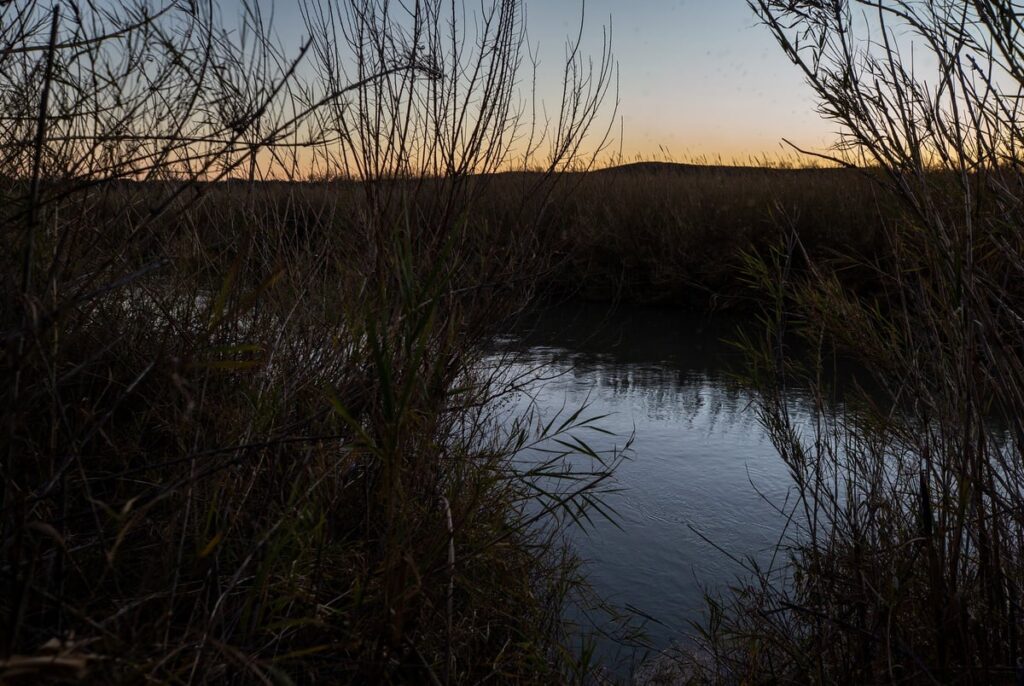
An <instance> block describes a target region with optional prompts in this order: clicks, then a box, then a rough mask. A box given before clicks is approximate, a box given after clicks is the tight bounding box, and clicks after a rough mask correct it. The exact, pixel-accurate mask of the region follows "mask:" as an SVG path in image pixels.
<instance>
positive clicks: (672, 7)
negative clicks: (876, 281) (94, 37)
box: [222, 0, 836, 164]
mask: <svg viewBox="0 0 1024 686" xmlns="http://www.w3.org/2000/svg"><path fill="white" fill-rule="evenodd" d="M480 1H481V0H464V2H465V3H466V6H467V8H469V9H470V11H472V8H473V7H474V6H477V7H479V4H478V3H479V2H480ZM261 4H262V2H261ZM524 4H525V7H526V17H527V18H526V24H527V31H528V39H529V41H530V45H531V47H532V49H534V50H536V51H537V54H538V55H539V57H540V60H541V66H540V68H539V72H538V79H539V87H538V89H539V91H540V94H541V97H542V98H543V99H544V100H546V101H548V102H549V103H550V105H554V104H556V101H557V99H558V98H557V94H558V92H560V91H558V86H559V84H560V81H559V80H558V76H559V72H558V70H559V68H560V64H561V63H560V60H561V59H562V57H563V55H564V47H565V43H566V39H567V37H569V36H570V35H571V36H575V35H576V34H577V33H578V31H579V22H580V17H581V12H582V13H583V16H584V27H583V28H584V32H583V35H584V44H583V48H584V51H585V52H589V53H590V54H592V55H598V54H599V53H600V50H601V41H602V33H603V29H604V28H605V27H606V26H609V25H610V26H611V29H612V49H613V51H614V56H615V59H616V60H617V62H618V65H619V101H620V104H619V109H618V118H617V119H616V120H615V122H614V126H613V129H612V130H613V135H614V141H613V143H612V146H611V147H610V148H609V149H610V150H613V151H614V153H618V149H619V138H620V132H621V134H622V136H621V139H622V140H621V150H622V154H623V157H624V158H626V159H627V160H630V159H638V158H640V159H672V160H675V161H699V160H704V161H708V162H721V163H726V164H730V163H738V164H743V163H747V162H750V161H753V160H755V159H761V158H764V157H768V158H770V159H779V158H786V157H790V158H792V157H793V155H794V153H793V152H792V150H791V149H790V148H788V147H787V146H785V145H784V144H783V142H782V139H783V138H786V139H789V140H791V141H793V142H794V143H795V144H797V145H799V146H800V147H803V148H806V149H811V150H818V151H824V150H826V149H827V147H828V146H829V144H830V143H831V142H832V141H834V140H835V138H836V136H835V134H834V133H833V132H834V131H835V129H836V127H835V125H834V124H833V123H831V122H828V121H824V120H823V119H822V118H821V117H820V116H819V115H818V114H817V112H816V111H815V101H814V97H813V94H812V92H811V90H810V88H809V87H808V86H807V85H806V84H805V83H804V82H803V78H802V76H801V74H800V72H799V71H798V69H797V68H796V67H795V66H794V65H793V64H791V63H790V62H789V60H788V59H787V58H786V57H785V56H784V55H783V53H782V51H781V49H780V48H779V47H778V46H777V45H776V44H775V42H774V40H773V39H772V37H771V35H770V34H769V32H768V31H767V29H765V28H764V27H763V26H759V25H758V23H757V21H756V18H755V16H754V14H753V12H752V11H751V9H750V8H749V7H748V6H747V3H746V0H585V3H584V0H524ZM295 6H296V0H278V1H277V2H276V3H274V5H273V8H274V9H273V12H274V15H275V19H274V24H275V29H276V30H277V31H278V32H279V33H292V32H294V31H299V32H301V31H302V30H303V28H304V27H303V26H302V25H301V19H300V18H299V16H298V15H299V13H298V11H297V10H296V9H294V8H295ZM223 7H224V6H223V5H222V8H223ZM282 37H283V38H285V40H286V42H287V41H288V37H287V36H282ZM550 105H549V106H550ZM620 124H621V127H620Z"/></svg>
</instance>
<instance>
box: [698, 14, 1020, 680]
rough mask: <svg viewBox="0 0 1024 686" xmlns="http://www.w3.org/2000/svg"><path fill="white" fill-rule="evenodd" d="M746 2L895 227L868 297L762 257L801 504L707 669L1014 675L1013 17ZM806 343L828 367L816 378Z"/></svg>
mask: <svg viewBox="0 0 1024 686" xmlns="http://www.w3.org/2000/svg"><path fill="white" fill-rule="evenodd" d="M750 4H751V6H752V7H753V9H754V10H755V11H756V12H757V13H758V14H759V16H760V17H761V19H762V20H763V21H764V22H765V23H766V25H767V27H768V28H769V30H771V31H772V32H773V34H774V35H775V37H776V39H777V40H778V42H779V44H780V45H781V47H782V48H783V50H784V51H785V52H786V54H787V55H788V56H789V57H790V58H791V59H792V60H793V61H794V62H795V63H796V64H797V66H798V67H799V68H801V69H802V70H803V71H804V74H805V76H806V78H807V81H808V83H809V84H810V85H811V86H812V87H813V88H814V89H815V91H816V93H817V95H818V97H819V100H820V106H821V111H822V112H823V114H825V115H826V116H828V117H830V118H831V119H833V120H835V121H836V122H837V123H839V124H840V125H841V126H842V128H843V130H844V131H845V132H846V138H845V139H844V144H843V147H842V148H841V149H840V150H838V151H837V152H836V161H837V162H838V163H841V164H847V165H856V166H859V167H861V168H863V169H866V170H868V172H869V173H870V174H871V175H872V176H874V178H875V181H876V183H878V184H879V188H881V189H883V190H884V192H885V193H887V194H889V195H890V196H891V197H893V198H895V199H898V201H899V202H900V205H901V207H902V211H901V212H900V213H899V214H898V215H896V216H894V217H890V218H888V220H887V221H885V222H884V224H883V225H882V227H883V228H882V234H881V236H882V239H883V240H884V241H885V244H886V246H887V249H886V255H885V257H884V259H880V260H877V261H875V262H873V263H871V264H870V266H871V267H872V268H873V270H874V271H875V274H876V278H877V279H878V283H879V284H880V288H879V289H877V290H875V291H874V292H871V293H869V294H865V293H860V292H857V291H856V290H854V289H851V288H849V287H847V286H846V285H844V283H843V281H842V278H841V274H840V273H839V271H838V269H837V267H836V265H835V264H834V263H831V262H830V261H828V260H823V259H809V258H808V256H807V255H806V254H805V251H804V249H803V246H802V244H801V241H800V239H799V236H798V235H795V234H792V235H791V236H790V237H789V240H788V241H786V242H784V243H783V244H782V245H781V247H780V248H779V249H778V250H777V251H776V252H775V253H774V255H773V256H772V257H770V258H769V259H764V260H752V261H751V262H750V264H749V269H748V273H750V274H752V275H753V277H754V278H755V280H756V281H757V283H759V284H762V285H763V286H764V287H765V288H766V289H767V291H768V293H769V297H768V298H766V309H765V312H766V314H765V320H764V323H765V324H766V333H763V334H762V335H761V336H760V337H758V338H752V339H751V340H750V341H749V345H748V349H749V350H750V352H751V355H752V361H753V363H754V364H753V377H754V380H755V381H756V382H757V383H758V385H759V386H760V388H761V389H762V397H763V402H762V404H761V407H760V413H761V417H762V419H763V422H764V424H765V426H766V427H767V429H768V431H769V432H770V435H771V436H772V438H773V441H774V443H775V446H776V448H777V449H778V452H779V454H780V455H781V456H782V458H783V459H784V460H785V461H786V463H787V465H789V467H790V469H791V472H792V475H793V478H794V481H795V484H796V494H795V495H796V503H797V504H796V506H795V509H794V511H793V512H792V531H791V533H792V539H791V541H790V542H789V544H788V545H787V546H786V547H785V548H784V549H783V550H782V551H780V552H781V553H782V555H781V556H780V558H779V560H783V561H784V562H785V564H779V565H777V566H776V568H774V569H767V570H766V569H755V570H754V571H755V575H754V579H755V580H754V581H753V582H752V583H751V584H749V585H748V586H746V587H745V588H743V589H742V590H740V591H739V592H737V593H735V594H732V595H727V596H725V597H724V598H721V599H718V600H715V601H712V604H711V606H710V616H709V621H708V622H707V623H706V624H705V625H704V626H703V631H704V633H703V642H704V649H703V652H702V653H700V654H699V657H698V659H696V660H693V669H694V674H695V675H697V677H698V678H699V679H700V680H703V681H711V682H722V683H733V682H735V681H738V680H751V681H773V682H790V683H807V682H814V683H1013V682H1014V681H1015V680H1016V681H1019V679H1020V672H1019V669H1020V668H1019V659H1020V657H1021V649H1022V646H1021V628H1022V625H1021V621H1022V619H1021V617H1022V615H1021V605H1020V603H1021V601H1020V598H1021V590H1022V583H1024V578H1022V575H1021V570H1022V569H1024V559H1022V556H1024V545H1022V543H1024V519H1022V517H1021V513H1022V512H1024V482H1022V475H1024V472H1022V468H1024V461H1022V452H1021V449H1022V445H1024V443H1022V438H1024V434H1022V428H1024V427H1022V425H1021V417H1022V416H1024V412H1022V410H1024V407H1022V404H1021V403H1022V398H1024V395H1022V394H1021V388H1022V384H1021V381H1022V378H1024V377H1022V375H1021V371H1022V369H1024V365H1022V358H1021V352H1022V350H1021V346H1020V340H1021V334H1022V333H1024V331H1022V330H1021V322H1022V321H1024V318H1022V317H1021V314H1022V302H1024V301H1022V300H1021V292H1020V286H1019V284H1020V283H1021V276H1022V271H1021V269H1022V267H1024V263H1022V261H1021V254H1022V245H1021V243H1020V241H1021V231H1020V227H1021V225H1022V224H1021V220H1022V217H1021V214H1020V208H1021V202H1020V200H1021V188H1022V185H1021V177H1020V169H1021V165H1020V156H1019V150H1020V146H1019V143H1020V140H1021V138H1020V134H1021V128H1020V116H1019V109H1018V104H1017V103H1019V96H1020V94H1021V84H1022V81H1021V78H1020V75H1021V74H1022V73H1024V72H1022V70H1021V63H1020V51H1019V46H1020V43H1019V38H1020V24H1019V21H1020V19H1019V12H1018V11H1017V9H1016V8H1015V5H1014V4H1013V3H1008V2H1001V1H999V0H993V1H987V0H977V1H973V0H972V1H970V2H943V1H928V2H924V1H921V2H918V1H916V0H907V1H901V0H893V1H885V2H881V3H868V2H864V3H860V2H852V1H851V2H845V1H844V2H830V3H816V2H815V3H811V2H798V3H791V2H774V1H769V0H765V1H763V2H760V1H759V2H751V3H750ZM911 39H913V40H914V43H915V46H914V52H915V54H916V55H917V59H915V60H914V61H913V62H912V61H911V58H910V55H911V52H910V50H911V49H910V47H909V41H910V40H911ZM922 52H927V56H926V57H923V56H922ZM921 65H925V66H921ZM929 65H930V66H929ZM798 261H799V262H803V263H806V264H808V265H809V268H808V269H806V270H802V271H800V272H797V271H796V270H793V269H792V268H791V267H792V265H793V264H795V263H797V262H798ZM792 336H798V337H800V338H802V339H803V340H804V341H805V342H806V343H808V344H809V345H810V346H811V349H812V350H815V351H817V355H816V356H812V359H811V360H810V361H809V362H808V360H806V359H804V360H803V362H802V363H801V361H800V360H799V359H798V356H796V355H794V354H793V353H792V349H791V348H790V347H789V346H788V345H787V344H788V343H789V342H791V341H792V338H791V337H792ZM843 359H845V360H853V361H855V362H856V363H857V366H858V367H859V368H860V370H861V379H862V382H863V383H864V387H865V388H868V387H870V388H871V391H870V392H869V391H866V390H865V391H857V392H853V393H850V394H847V395H846V396H845V397H841V398H840V397H838V396H837V392H836V390H835V388H834V387H832V386H831V385H830V384H829V383H828V382H827V379H828V378H829V375H828V373H827V371H828V369H829V367H830V366H831V365H833V364H835V363H836V361H837V360H843ZM794 383H806V384H809V385H810V386H811V387H812V388H814V389H815V390H816V397H817V402H818V420H817V423H816V424H815V425H813V426H811V427H804V429H803V430H802V429H801V428H800V427H799V426H797V425H796V423H795V422H794V420H793V419H792V417H791V416H790V414H789V412H788V406H787V400H786V393H787V388H789V387H791V386H792V385H793V384H794ZM840 401H841V402H840Z"/></svg>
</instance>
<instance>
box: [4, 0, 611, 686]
mask: <svg viewBox="0 0 1024 686" xmlns="http://www.w3.org/2000/svg"><path fill="white" fill-rule="evenodd" d="M477 11H478V12H479V13H480V14H478V16H477V19H478V21H477V22H476V23H474V24H472V25H471V26H469V27H467V26H464V25H463V24H462V23H461V21H462V14H461V8H456V7H454V6H452V5H451V4H450V3H444V2H427V3H419V4H418V5H417V10H416V12H415V13H413V14H411V15H406V14H405V13H404V11H403V12H402V13H399V12H398V11H397V7H393V6H391V3H388V2H387V1H386V0H381V1H375V0H367V1H362V0H358V1H355V0H354V1H353V2H348V3H331V4H326V3H324V4H320V3H314V2H310V3H307V4H305V5H304V17H305V19H306V24H307V26H306V28H307V35H308V36H310V37H309V38H308V39H307V40H305V42H301V43H298V44H295V45H290V46H289V45H288V44H279V43H277V42H275V41H274V40H273V39H272V37H271V36H272V35H273V33H272V31H271V30H270V26H269V21H270V18H269V17H267V16H265V15H263V14H262V13H261V10H260V6H259V4H258V3H250V4H246V5H244V7H243V11H242V15H241V18H240V19H239V23H238V25H234V24H232V23H231V22H230V21H228V20H226V19H224V18H223V17H222V16H221V14H220V13H219V12H218V11H217V7H216V5H215V3H202V2H200V3H179V2H168V3H149V2H137V3H135V2H125V3H114V4H110V5H105V4H87V5H82V4H81V3H53V4H51V3H37V2H21V3H3V4H2V5H0V179H2V182H0V233H2V240H3V241H4V244H5V245H7V246H11V247H13V248H14V249H12V250H8V251H4V253H3V256H2V258H0V260H2V264H0V273H2V275H3V276H2V284H3V287H2V294H0V330H2V332H3V347H2V350H0V374H2V383H0V385H2V386H3V390H2V391H0V396H2V401H0V402H2V405H0V407H2V410H0V413H2V417H3V419H2V427H3V428H2V432H3V449H2V456H0V473H2V477H3V484H4V485H3V490H2V502H0V512H2V525H0V577H2V578H3V583H2V584H0V587H2V589H3V590H2V591H0V613H2V615H3V620H2V622H0V626H2V629H0V680H3V681H4V682H7V681H9V680H10V681H14V680H16V679H21V680H23V681H28V682H39V681H42V680H44V679H51V680H55V681H65V680H77V681H85V682H91V683H122V682H133V683H134V682H141V681H147V680H155V681H160V682H174V683H185V682H188V683H212V682H217V683H222V682H223V683H250V682H251V683H271V682H273V683H293V682H314V681H328V682H332V683H336V682H345V681H352V682H359V683H367V682H372V683H424V682H433V683H464V682H477V681H480V680H487V679H491V680H500V681H510V682H531V681H537V682H549V681H550V680H561V679H563V678H569V677H570V676H571V675H573V674H576V673H577V672H576V671H574V670H578V669H579V666H578V665H575V664H573V660H572V659H571V653H570V652H569V651H564V650H559V649H558V646H559V645H561V644H562V642H563V641H565V640H568V639H567V636H566V632H565V629H564V627H563V626H562V624H561V620H560V607H561V604H562V602H564V600H565V598H566V597H567V595H568V594H571V593H572V592H574V589H575V588H577V587H578V586H579V583H580V580H579V576H578V574H577V572H576V570H575V567H574V564H573V562H572V560H571V557H567V556H566V555H564V554H563V552H562V551H561V549H560V548H559V547H558V546H557V545H556V540H557V539H555V538H554V537H553V536H552V533H551V531H550V527H548V526H545V525H544V522H546V521H547V517H548V516H549V515H550V514H551V513H553V512H554V511H558V510H563V509H565V510H570V511H572V512H574V513H576V512H577V510H578V508H580V507H585V505H586V503H587V502H588V499H595V498H596V497H597V494H598V493H599V491H600V490H601V489H602V488H603V483H604V480H605V478H606V476H607V473H608V470H609V469H610V468H611V467H612V465H613V463H614V461H615V459H617V458H616V456H614V455H598V454H596V453H592V451H591V453H592V454H588V455H585V456H584V458H583V459H584V462H585V463H586V464H588V465H589V466H588V467H585V468H577V469H575V470H571V471H560V470H558V469H556V466H557V465H558V464H560V463H562V462H565V463H566V464H568V462H569V458H570V454H569V453H570V452H571V451H569V450H566V451H565V452H564V453H561V454H557V455H553V456H552V457H551V460H552V462H551V463H550V464H547V465H537V466H535V467H532V468H524V467H521V466H517V463H516V462H514V461H513V457H514V456H515V455H517V454H518V453H519V451H521V450H523V449H525V448H527V447H529V445H530V444H531V441H534V440H539V438H541V437H542V436H541V435H540V434H544V433H545V432H544V431H540V432H538V431H536V430H535V429H534V426H535V424H534V423H533V422H531V421H529V419H530V418H528V417H526V418H521V419H520V421H519V422H517V423H515V424H513V425H512V426H511V427H510V426H508V425H503V424H499V423H498V422H497V420H496V418H495V417H494V416H493V414H492V413H491V410H490V409H488V408H492V407H493V402H492V401H493V399H494V397H495V396H497V395H500V394H501V393H502V392H504V391H503V388H502V387H501V386H499V385H498V384H497V382H496V381H495V379H494V378H491V377H489V376H487V375H485V374H483V373H482V372H481V370H480V368H479V365H478V357H479V344H480V342H481V341H482V340H483V339H484V338H485V337H486V336H487V335H489V332H490V331H491V330H492V328H493V326H494V325H495V322H496V321H497V320H499V319H500V318H502V317H503V316H508V315H511V314H512V313H514V312H515V311H516V310H517V309H518V308H519V307H521V306H522V304H523V303H524V302H525V299H527V298H528V297H529V296H530V293H531V292H532V287H533V284H532V281H530V280H525V281H523V280H521V279H520V280H518V281H517V280H516V279H518V275H522V274H530V273H532V272H534V271H537V272H539V271H542V268H543V260H542V259H541V258H538V257H537V255H538V251H537V250H536V249H535V245H534V244H533V243H532V242H531V241H530V240H529V236H530V234H528V233H526V234H518V233H516V232H510V231H507V230H505V229H504V228H503V227H501V226H496V225H490V224H484V223H474V222H470V221H467V216H468V214H469V210H470V208H472V207H474V205H475V203H476V192H477V191H476V185H475V184H476V182H475V181H474V177H473V175H472V174H471V173H470V172H471V171H472V172H477V171H487V170H490V169H492V168H496V167H498V166H500V165H503V164H504V163H505V161H506V160H507V156H508V146H507V141H508V136H514V135H517V133H516V132H517V131H519V130H520V128H522V127H524V126H526V124H527V122H526V120H525V119H523V118H522V116H521V113H520V112H519V111H518V110H517V109H516V108H515V107H514V104H513V103H514V98H513V94H514V93H515V92H516V91H515V88H516V86H515V84H516V79H517V76H516V74H517V73H518V69H519V68H520V64H521V62H522V59H521V58H522V45H523V33H522V31H523V29H522V23H521V7H520V5H519V4H518V3H517V2H511V1H504V0H502V1H499V2H494V3H485V4H484V5H482V6H478V7H477ZM414 47H415V48H417V49H419V48H425V49H424V50H423V51H418V50H417V49H412V48H414ZM612 66H613V65H612V62H611V57H610V53H608V52H607V51H606V52H605V53H604V54H603V55H602V56H601V58H600V59H599V60H597V61H596V62H595V63H594V66H593V71H588V69H587V68H586V66H585V63H584V62H583V61H582V57H581V55H580V54H579V53H578V52H577V51H575V50H572V51H570V53H569V55H568V57H567V62H566V84H567V87H566V91H565V92H566V94H567V98H570V99H571V105H572V107H571V109H567V110H566V111H565V116H564V118H563V124H564V126H565V128H564V129H563V130H560V131H559V132H554V133H553V134H552V135H551V136H549V137H548V138H547V139H546V140H547V141H548V142H552V141H553V142H554V144H555V146H556V147H555V148H554V149H553V150H554V153H553V154H552V155H551V156H550V160H549V169H548V173H545V174H543V175H542V176H541V178H540V179H539V180H538V184H537V188H538V189H539V191H541V192H540V193H538V194H537V197H542V196H543V194H544V192H547V191H546V189H548V188H549V186H550V185H551V184H552V183H554V180H555V179H556V172H557V171H558V170H560V169H562V168H564V167H565V166H566V165H570V164H575V163H576V162H578V160H579V159H580V156H581V155H583V152H582V148H581V144H582V140H583V136H584V135H585V133H586V131H587V128H588V126H589V125H590V123H592V122H593V121H594V118H595V117H597V116H598V115H599V114H600V113H601V112H602V111H603V110H601V102H602V100H603V98H604V97H605V95H606V93H607V89H608V86H609V85H610V83H611V82H612V81H611V78H610V76H611V69H612ZM564 107H568V105H564ZM314 173H315V174H318V175H319V176H320V177H321V178H333V179H335V180H333V181H330V180H326V181H321V182H318V183H309V182H304V183H286V182H287V181H298V180H300V179H302V178H309V177H310V176H311V175H312V174H314ZM428 177H430V178H429V180H428ZM353 178H358V182H354V181H352V180H351V179H353ZM345 179H349V180H345ZM539 211H540V208H539V207H537V206H524V207H523V208H521V217H522V220H521V221H522V224H523V225H524V226H525V225H528V224H529V223H530V222H535V221H537V220H536V216H537V213H538V212H539ZM496 254H500V258H501V259H494V256H495V255H496ZM514 276H515V277H516V279H514V278H513V277H514ZM467 285H468V287H467ZM570 419H571V421H568V422H565V423H564V424H558V425H548V431H547V433H548V434H554V435H557V436H562V437H563V438H565V439H566V440H568V439H569V436H570V435H571V434H572V433H573V432H574V429H575V428H577V427H580V426H581V425H583V426H585V425H586V423H587V421H588V419H587V417H585V416H583V415H575V416H573V417H571V418H570ZM578 445H579V446H580V448H581V449H583V446H585V444H582V443H580V444H578ZM574 464H577V465H579V464H580V462H578V461H577V462H575V463H574ZM553 477H558V478H555V480H554V482H552V478H553ZM558 483H568V484H570V486H568V487H566V488H563V489H561V490H558V488H557V484H558ZM530 503H539V504H535V505H530Z"/></svg>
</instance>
